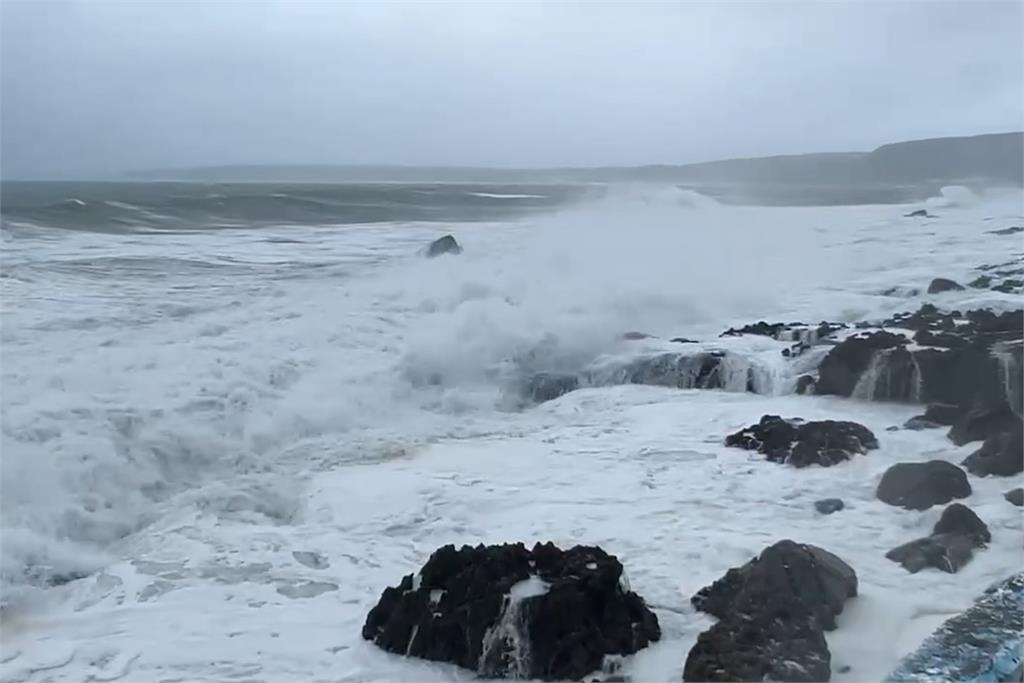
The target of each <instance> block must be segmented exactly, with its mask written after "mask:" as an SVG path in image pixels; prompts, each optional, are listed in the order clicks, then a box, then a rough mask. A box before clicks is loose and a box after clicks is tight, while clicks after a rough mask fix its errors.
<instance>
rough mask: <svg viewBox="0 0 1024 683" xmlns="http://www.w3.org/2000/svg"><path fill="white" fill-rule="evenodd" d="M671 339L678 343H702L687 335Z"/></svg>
mask: <svg viewBox="0 0 1024 683" xmlns="http://www.w3.org/2000/svg"><path fill="white" fill-rule="evenodd" d="M669 341H670V342H675V343H676V344H699V343H700V342H698V341H697V340H696V339H687V338H686V337H673V338H672V339H669Z"/></svg>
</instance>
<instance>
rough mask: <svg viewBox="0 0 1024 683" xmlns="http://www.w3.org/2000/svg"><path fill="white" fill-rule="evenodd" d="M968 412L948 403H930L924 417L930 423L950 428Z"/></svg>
mask: <svg viewBox="0 0 1024 683" xmlns="http://www.w3.org/2000/svg"><path fill="white" fill-rule="evenodd" d="M966 412H967V411H966V410H965V409H964V407H963V406H957V405H950V404H948V403H929V404H928V407H927V408H925V411H924V415H923V416H922V417H924V419H926V420H928V421H929V422H933V423H935V424H939V425H947V426H948V425H952V424H954V423H956V421H957V420H959V419H960V418H961V417H963V415H964V413H966Z"/></svg>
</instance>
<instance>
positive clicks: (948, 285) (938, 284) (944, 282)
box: [928, 277, 964, 294]
mask: <svg viewBox="0 0 1024 683" xmlns="http://www.w3.org/2000/svg"><path fill="white" fill-rule="evenodd" d="M963 288H964V286H963V285H961V284H959V283H958V282H954V281H953V280H948V279H946V278H944V277H937V278H935V279H934V280H932V281H931V284H929V285H928V293H929V294H940V293H942V292H960V291H963Z"/></svg>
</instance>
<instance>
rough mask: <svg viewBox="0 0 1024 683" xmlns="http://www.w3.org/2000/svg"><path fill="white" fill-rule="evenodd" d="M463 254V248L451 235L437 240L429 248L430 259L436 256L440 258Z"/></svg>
mask: <svg viewBox="0 0 1024 683" xmlns="http://www.w3.org/2000/svg"><path fill="white" fill-rule="evenodd" d="M461 253H462V247H461V246H459V243H458V242H456V241H455V238H454V237H453V236H451V235H445V236H444V237H439V238H438V239H436V240H434V241H433V242H431V243H430V246H428V247H427V256H429V257H430V258H433V257H435V256H440V255H441V254H461Z"/></svg>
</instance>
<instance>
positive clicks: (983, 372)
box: [815, 305, 1024, 412]
mask: <svg viewBox="0 0 1024 683" xmlns="http://www.w3.org/2000/svg"><path fill="white" fill-rule="evenodd" d="M881 325H883V326H886V327H899V328H902V329H904V330H909V331H912V333H913V335H914V341H916V342H917V343H918V344H920V345H922V346H925V347H928V348H923V349H915V350H914V351H908V350H907V348H906V344H907V339H906V337H905V335H903V334H894V333H892V332H889V331H886V330H881V331H873V332H862V333H860V334H857V335H854V336H852V337H849V338H847V339H845V340H843V341H842V342H840V343H839V344H837V345H836V346H835V347H834V348H833V349H831V350H830V351H829V353H828V355H826V356H825V358H824V359H823V360H822V362H821V365H820V367H819V378H818V383H817V386H816V389H815V391H816V393H818V394H835V395H839V396H854V397H856V398H863V399H869V400H887V401H910V402H917V403H944V404H950V405H956V406H959V407H961V409H963V408H970V407H974V406H991V405H995V404H998V403H999V402H1002V401H1006V400H1009V401H1010V404H1011V406H1012V407H1013V408H1014V409H1015V410H1016V411H1018V412H1019V411H1021V410H1024V372H1021V369H1022V364H1024V363H1022V360H1024V345H1022V343H1021V341H1020V340H1021V337H1022V330H1024V311H1011V312H1006V313H1001V314H998V315H997V314H995V313H993V312H992V311H990V310H985V309H979V310H973V311H968V312H967V313H966V314H961V313H959V312H958V311H953V312H951V313H943V312H940V311H939V310H938V309H936V308H935V307H934V306H931V305H924V306H921V308H920V309H919V310H918V311H916V312H914V313H904V314H899V315H895V316H893V317H891V318H889V319H888V320H885V321H883V322H882V323H881Z"/></svg>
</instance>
